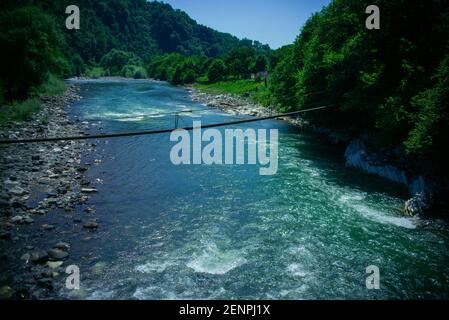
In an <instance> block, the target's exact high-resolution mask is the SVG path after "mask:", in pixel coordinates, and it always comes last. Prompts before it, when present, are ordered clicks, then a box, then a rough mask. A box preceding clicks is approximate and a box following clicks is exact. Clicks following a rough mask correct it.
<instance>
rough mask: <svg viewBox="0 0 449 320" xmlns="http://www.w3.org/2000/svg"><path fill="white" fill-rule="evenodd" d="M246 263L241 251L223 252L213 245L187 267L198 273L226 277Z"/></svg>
mask: <svg viewBox="0 0 449 320" xmlns="http://www.w3.org/2000/svg"><path fill="white" fill-rule="evenodd" d="M246 262H247V260H246V259H245V258H244V257H243V254H242V252H241V251H239V250H226V251H223V250H219V249H218V247H217V246H216V245H215V244H211V245H209V246H208V247H207V248H206V250H204V252H203V253H202V254H201V255H199V256H198V257H196V258H194V259H193V260H192V261H190V262H188V263H187V267H189V268H191V269H193V270H194V271H195V272H198V273H209V274H216V275H224V274H226V273H228V272H229V271H231V270H233V269H235V268H237V267H240V266H241V265H243V264H245V263H246Z"/></svg>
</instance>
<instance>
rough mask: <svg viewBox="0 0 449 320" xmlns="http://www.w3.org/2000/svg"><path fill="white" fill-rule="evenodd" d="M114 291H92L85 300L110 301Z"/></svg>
mask: <svg viewBox="0 0 449 320" xmlns="http://www.w3.org/2000/svg"><path fill="white" fill-rule="evenodd" d="M114 296H115V292H114V291H101V290H98V291H94V292H92V294H91V295H90V296H88V297H87V300H110V299H112V298H114Z"/></svg>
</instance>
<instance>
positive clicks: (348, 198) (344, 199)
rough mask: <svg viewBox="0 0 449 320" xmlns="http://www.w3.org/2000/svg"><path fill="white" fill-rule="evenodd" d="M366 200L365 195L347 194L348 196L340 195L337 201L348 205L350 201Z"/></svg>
mask: <svg viewBox="0 0 449 320" xmlns="http://www.w3.org/2000/svg"><path fill="white" fill-rule="evenodd" d="M365 198H366V194H362V193H348V194H344V195H342V196H341V197H340V198H339V199H338V200H339V201H340V202H341V203H345V204H346V203H349V202H351V201H362V200H364V199H365Z"/></svg>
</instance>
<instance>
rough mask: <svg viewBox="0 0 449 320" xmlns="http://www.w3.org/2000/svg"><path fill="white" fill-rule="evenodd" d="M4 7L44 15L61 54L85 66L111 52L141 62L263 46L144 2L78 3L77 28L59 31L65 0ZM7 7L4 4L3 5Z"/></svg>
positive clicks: (93, 0) (265, 48)
mask: <svg viewBox="0 0 449 320" xmlns="http://www.w3.org/2000/svg"><path fill="white" fill-rule="evenodd" d="M7 2H8V3H9V6H11V7H17V6H18V5H25V4H31V5H35V6H39V7H40V8H42V9H43V10H44V11H45V12H47V13H50V14H51V15H52V16H53V17H54V18H55V19H56V21H57V25H58V26H60V27H61V31H62V32H63V34H64V35H65V38H66V42H67V47H66V48H64V50H63V51H65V53H66V55H67V56H69V57H71V56H73V55H74V54H75V53H78V54H79V55H80V56H81V57H82V59H83V60H84V61H85V62H86V63H88V62H94V61H96V62H98V61H99V60H100V59H101V57H102V56H104V55H105V54H106V53H108V52H109V51H110V50H111V49H113V48H115V49H121V50H125V51H130V52H134V53H135V54H137V55H138V56H139V57H141V58H142V59H143V60H144V61H148V60H149V59H151V58H152V57H154V56H156V55H160V54H164V53H171V52H178V53H181V54H184V55H205V56H208V57H217V56H221V55H223V54H225V53H227V52H229V51H230V50H232V49H233V48H236V47H239V46H253V45H254V46H255V47H256V48H258V49H259V50H261V51H269V50H270V49H269V47H268V46H263V45H262V44H260V43H258V42H254V43H253V41H250V40H247V39H244V40H240V39H238V38H236V37H234V36H232V35H230V34H227V33H222V32H218V31H215V30H213V29H211V28H208V27H205V26H202V25H199V24H198V23H197V22H196V21H194V20H193V19H191V18H190V17H189V16H188V15H187V14H186V13H185V12H183V11H180V10H175V9H173V8H172V7H171V6H170V5H168V4H165V3H162V2H147V1H145V0H79V1H77V2H76V4H77V6H78V7H79V8H80V13H81V28H80V30H76V31H75V30H67V29H65V19H66V17H67V15H66V14H65V8H66V7H67V6H68V5H71V4H73V1H70V0H22V1H11V0H7ZM7 5H8V4H7Z"/></svg>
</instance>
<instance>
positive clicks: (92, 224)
mask: <svg viewBox="0 0 449 320" xmlns="http://www.w3.org/2000/svg"><path fill="white" fill-rule="evenodd" d="M83 227H84V228H86V229H90V230H95V229H98V227H99V224H98V223H96V222H95V221H89V222H86V223H85V224H84V225H83Z"/></svg>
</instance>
